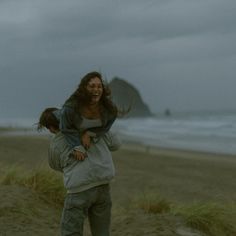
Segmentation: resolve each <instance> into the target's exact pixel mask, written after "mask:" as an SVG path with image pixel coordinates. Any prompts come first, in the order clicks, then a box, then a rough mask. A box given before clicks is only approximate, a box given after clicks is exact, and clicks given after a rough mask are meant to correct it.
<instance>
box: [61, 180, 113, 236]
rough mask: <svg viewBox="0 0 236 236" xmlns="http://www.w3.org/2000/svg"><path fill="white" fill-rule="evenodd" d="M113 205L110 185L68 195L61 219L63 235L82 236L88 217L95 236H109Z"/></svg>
mask: <svg viewBox="0 0 236 236" xmlns="http://www.w3.org/2000/svg"><path fill="white" fill-rule="evenodd" d="M111 205H112V203H111V195H110V186H109V185H108V184H106V185H100V186H97V187H94V188H91V189H88V190H86V191H83V192H79V193H70V194H67V196H66V199H65V203H64V209H63V212H62V218H61V235H62V236H69V235H70V236H72V235H73V236H82V235H83V226H84V220H85V218H86V217H87V216H88V219H89V223H90V228H91V232H92V235H93V236H109V235H110V221H111Z"/></svg>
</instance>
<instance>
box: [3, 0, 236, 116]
mask: <svg viewBox="0 0 236 236" xmlns="http://www.w3.org/2000/svg"><path fill="white" fill-rule="evenodd" d="M235 10H236V2H235V1H233V0H224V1H222V0H198V1H194V0H189V1H185V0H178V1H174V0H168V1H167V0H165V1H164V0H161V1H153V0H152V1H151V0H150V1H145V2H144V1H141V0H135V1H134V0H133V1H132V0H129V1H121V0H112V1H110V0H101V1H95V0H88V1H76V0H70V1H62V0H57V1H46V0H42V1H36V0H34V1H32V0H22V1H16V0H10V1H1V2H0V34H1V38H0V49H1V54H0V71H1V80H0V107H1V110H0V111H1V114H3V116H37V115H38V114H39V113H40V111H41V110H42V109H43V108H44V107H46V106H51V105H60V104H62V103H63V101H64V99H65V98H66V97H67V96H69V94H70V93H71V92H72V91H73V90H74V89H75V87H76V86H77V84H78V83H79V80H80V78H81V77H82V76H83V75H84V74H85V73H87V72H88V71H90V70H100V71H101V72H102V73H103V74H104V75H105V76H106V77H107V78H108V79H110V78H112V77H113V76H120V77H123V78H125V79H127V80H128V81H129V82H131V83H132V84H134V85H135V86H136V87H137V88H138V89H139V90H140V91H141V94H142V95H143V97H144V99H145V101H146V102H147V103H148V104H150V107H151V109H152V110H153V111H162V110H164V109H165V108H166V107H169V108H171V109H176V110H203V109H235V105H234V102H233V100H234V99H235V96H236V95H235V93H234V91H233V90H234V89H233V88H234V87H235V86H236V81H235V80H234V76H235V72H236V69H235V61H236V60H235V59H236V48H235V46H234V44H235V43H234V42H235V40H236V29H235V24H236V16H235ZM225 91H226V95H225V96H221V97H219V94H223V93H224V92H225Z"/></svg>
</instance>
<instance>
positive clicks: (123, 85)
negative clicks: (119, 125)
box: [109, 77, 152, 117]
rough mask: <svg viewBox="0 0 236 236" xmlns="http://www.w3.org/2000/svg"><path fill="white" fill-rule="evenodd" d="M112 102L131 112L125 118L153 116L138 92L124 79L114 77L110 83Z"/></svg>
mask: <svg viewBox="0 0 236 236" xmlns="http://www.w3.org/2000/svg"><path fill="white" fill-rule="evenodd" d="M109 87H110V89H111V92H112V100H113V101H114V103H115V104H116V105H117V106H118V107H119V108H120V109H124V110H127V109H128V108H129V107H130V108H131V109H130V112H129V113H128V114H127V115H125V117H148V116H152V113H151V111H150V109H149V107H148V106H147V105H146V104H145V103H144V102H143V99H142V98H141V96H140V93H139V92H138V90H137V89H136V88H135V87H134V86H132V85H131V84H130V83H128V82H127V81H125V80H124V79H121V78H118V77H114V78H113V79H112V80H111V82H110V83H109Z"/></svg>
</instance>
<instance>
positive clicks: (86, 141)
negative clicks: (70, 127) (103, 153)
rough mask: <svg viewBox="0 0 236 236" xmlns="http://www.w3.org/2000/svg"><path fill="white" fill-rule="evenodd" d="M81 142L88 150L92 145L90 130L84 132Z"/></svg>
mask: <svg viewBox="0 0 236 236" xmlns="http://www.w3.org/2000/svg"><path fill="white" fill-rule="evenodd" d="M81 142H82V145H83V146H84V148H85V149H86V150H87V149H89V147H90V145H91V137H90V136H89V134H88V132H85V133H83V135H82V137H81Z"/></svg>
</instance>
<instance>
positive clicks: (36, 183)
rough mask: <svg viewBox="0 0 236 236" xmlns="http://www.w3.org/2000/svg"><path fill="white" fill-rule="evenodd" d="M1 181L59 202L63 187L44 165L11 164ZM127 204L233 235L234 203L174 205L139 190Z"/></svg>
mask: <svg viewBox="0 0 236 236" xmlns="http://www.w3.org/2000/svg"><path fill="white" fill-rule="evenodd" d="M0 181H1V182H0V183H1V184H2V185H12V184H16V185H21V186H24V187H27V188H29V189H32V190H34V191H36V192H37V193H39V194H40V196H42V197H43V199H44V200H46V201H48V202H50V203H53V204H56V205H62V204H63V201H64V196H65V189H64V186H63V183H62V176H61V175H60V174H56V173H55V172H54V171H51V170H49V169H47V168H39V169H37V170H34V171H29V172H25V171H24V170H22V169H20V168H17V167H14V168H11V169H9V170H7V171H6V170H5V173H4V174H3V176H2V178H1V180H0ZM130 207H134V208H136V209H139V210H142V211H143V213H144V214H165V213H168V214H170V215H173V216H178V217H181V218H182V219H183V222H184V223H185V224H186V225H187V226H188V227H191V228H193V229H197V230H198V231H201V232H203V233H205V234H206V235H209V236H235V235H236V204H235V203H232V204H230V205H226V204H220V203H200V202H199V203H192V204H188V205H181V206H180V205H178V204H173V203H170V202H169V201H168V200H166V199H165V198H163V197H161V196H159V195H158V194H156V193H143V194H140V196H138V197H136V198H135V199H133V202H132V204H130Z"/></svg>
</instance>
